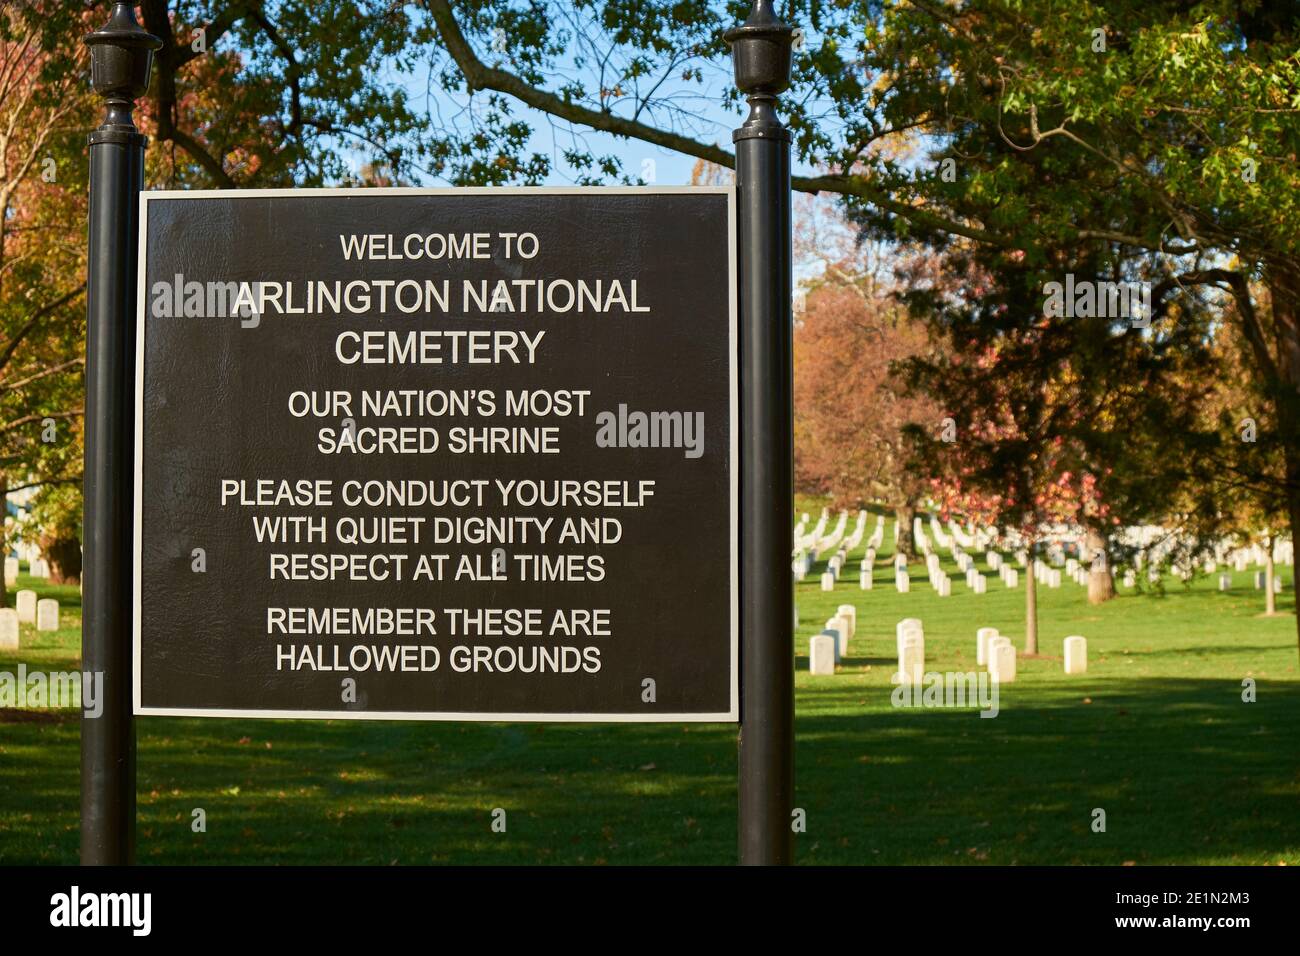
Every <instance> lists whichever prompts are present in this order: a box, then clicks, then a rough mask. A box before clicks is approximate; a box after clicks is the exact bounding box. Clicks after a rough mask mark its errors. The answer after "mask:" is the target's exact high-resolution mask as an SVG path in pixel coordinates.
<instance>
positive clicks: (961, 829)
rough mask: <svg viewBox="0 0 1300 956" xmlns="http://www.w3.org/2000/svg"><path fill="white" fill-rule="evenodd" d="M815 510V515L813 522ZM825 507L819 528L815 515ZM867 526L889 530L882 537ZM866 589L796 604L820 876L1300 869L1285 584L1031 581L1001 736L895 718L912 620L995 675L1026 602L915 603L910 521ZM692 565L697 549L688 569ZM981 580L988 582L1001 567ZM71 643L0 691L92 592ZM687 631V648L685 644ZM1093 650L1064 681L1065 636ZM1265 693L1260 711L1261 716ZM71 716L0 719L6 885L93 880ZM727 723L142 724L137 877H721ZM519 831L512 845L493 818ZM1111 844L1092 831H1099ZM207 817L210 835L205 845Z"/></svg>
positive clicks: (964, 592) (731, 793)
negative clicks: (835, 664) (374, 870)
mask: <svg viewBox="0 0 1300 956" xmlns="http://www.w3.org/2000/svg"><path fill="white" fill-rule="evenodd" d="M799 504H800V510H801V511H810V510H812V511H813V513H814V514H816V513H817V512H818V511H820V510H821V507H822V504H823V503H822V502H820V501H817V500H813V499H801V501H800V502H799ZM813 509H815V510H813ZM872 527H874V518H872V519H871V520H870V522H869V524H868V530H869V531H870V529H871V528H872ZM885 532H886V534H885V537H884V545H883V547H882V549H881V550H880V552H879V554H878V556H877V562H876V569H875V576H874V587H873V588H872V590H870V591H863V590H861V589H860V587H859V582H858V572H857V568H858V562H859V561H860V560H861V558H862V555H863V552H864V551H865V548H866V543H865V542H864V543H863V544H861V545H860V546H859V547H858V548H856V549H855V550H854V551H853V552H852V553H851V554H850V555H849V560H848V562H847V564H846V567H845V570H844V571H843V572H842V573H841V574H840V576H839V578H838V581H837V582H836V585H835V589H834V591H832V592H829V593H825V592H822V591H821V589H820V583H819V579H820V575H821V572H822V571H823V570H824V569H825V563H826V559H827V558H829V557H830V555H829V554H823V555H822V556H821V560H819V561H818V562H817V564H816V566H815V567H814V569H813V573H811V574H809V575H808V576H807V577H806V578H805V579H804V580H803V581H801V582H799V583H798V585H797V587H796V602H797V604H798V609H799V614H800V624H799V626H798V628H797V631H796V636H795V653H796V660H795V662H794V666H795V667H796V670H797V674H796V738H797V743H796V754H795V759H796V768H797V782H798V788H797V800H796V805H797V806H798V807H799V808H801V809H802V810H803V811H804V812H805V815H806V832H803V833H800V834H799V835H798V836H797V837H796V858H797V861H798V862H799V863H802V864H985V863H987V864H1112V865H1120V864H1125V865H1127V864H1133V865H1151V864H1268V865H1278V864H1290V865H1297V864H1300V812H1297V810H1298V808H1300V673H1298V671H1297V645H1296V629H1295V619H1294V616H1293V615H1294V612H1295V600H1294V599H1295V591H1294V577H1293V572H1294V569H1293V568H1291V567H1283V568H1279V571H1280V572H1281V573H1282V574H1283V577H1284V582H1285V590H1284V592H1283V593H1282V594H1281V595H1279V598H1278V612H1279V613H1278V615H1277V616H1275V617H1265V616H1263V609H1264V598H1263V594H1262V592H1260V591H1256V590H1255V589H1254V586H1253V583H1252V581H1253V577H1254V571H1255V570H1256V569H1255V568H1253V567H1251V568H1249V569H1248V570H1247V571H1245V572H1236V573H1233V575H1232V577H1233V580H1232V588H1231V590H1230V591H1228V592H1220V591H1218V590H1217V582H1216V580H1215V579H1216V578H1217V574H1215V575H1201V576H1199V577H1197V578H1195V579H1193V580H1192V581H1191V582H1189V584H1188V585H1184V584H1183V583H1182V582H1181V581H1179V580H1177V579H1176V578H1174V577H1173V576H1172V575H1166V576H1165V578H1164V590H1163V591H1159V590H1156V591H1154V592H1153V591H1152V590H1150V589H1149V586H1148V585H1147V584H1146V580H1145V575H1140V576H1139V579H1140V582H1141V585H1142V587H1143V589H1142V590H1135V589H1128V588H1123V587H1120V588H1119V589H1118V590H1119V596H1118V597H1117V598H1116V599H1114V600H1112V601H1110V602H1107V603H1106V604H1103V605H1100V606H1096V607H1093V606H1090V605H1089V604H1088V603H1087V596H1086V588H1083V587H1080V586H1078V585H1076V584H1075V583H1074V582H1072V581H1069V580H1068V579H1067V580H1065V581H1063V583H1062V584H1061V587H1060V588H1059V589H1049V588H1046V587H1042V586H1040V587H1039V589H1038V604H1039V646H1040V656H1038V657H1025V656H1024V655H1023V653H1021V655H1020V657H1019V660H1018V662H1017V678H1016V681H1015V682H1014V683H1013V684H1007V685H1002V686H1001V688H1000V700H999V708H1000V710H999V714H998V716H997V717H996V718H994V719H981V718H980V717H979V716H978V711H977V709H975V708H965V709H924V708H895V707H894V706H892V704H891V692H892V691H893V685H892V684H891V682H890V676H891V675H892V673H893V672H894V671H895V670H896V657H895V654H896V645H895V640H896V638H895V625H896V624H897V623H898V621H899V620H901V619H903V618H906V617H916V618H920V619H921V620H922V622H923V625H924V630H925V653H926V661H925V668H926V670H927V671H934V672H947V671H960V672H971V671H978V670H980V669H981V668H979V667H977V666H976V662H975V653H976V652H975V632H976V630H977V629H978V628H980V627H996V628H998V629H999V631H1000V632H1001V633H1002V634H1004V635H1006V636H1008V637H1010V638H1011V639H1012V641H1013V643H1015V644H1016V646H1017V647H1018V648H1021V650H1022V651H1023V640H1024V638H1023V635H1024V624H1023V621H1024V583H1025V574H1024V573H1023V572H1022V573H1021V578H1020V584H1019V586H1018V587H1017V588H1015V589H1012V590H1008V589H1007V588H1006V587H1005V586H1004V585H1003V584H1002V582H1001V581H1000V580H999V579H998V576H997V575H996V574H991V575H990V576H989V583H988V592H987V593H986V594H983V595H976V594H973V593H972V592H971V591H970V590H969V589H968V588H967V587H966V586H965V584H964V582H963V578H962V575H961V574H960V573H959V572H957V569H956V566H955V564H953V562H952V561H951V560H950V559H949V558H948V557H947V555H946V554H945V555H944V562H943V567H944V569H945V570H946V571H947V572H948V574H949V575H950V576H952V578H953V584H952V595H951V596H950V597H946V598H940V597H937V596H936V594H935V592H934V590H933V589H932V588H931V587H930V586H929V584H928V583H927V582H926V580H925V577H924V574H923V573H922V572H923V568H921V567H920V566H919V565H917V564H916V563H915V562H914V563H913V566H912V572H913V573H912V585H911V591H910V592H909V593H907V594H900V593H897V592H896V591H895V589H894V585H893V569H892V565H891V562H890V558H891V556H892V552H891V548H892V541H893V534H892V517H887V518H886V524H885ZM687 553H688V552H687ZM975 558H976V566H977V567H978V568H980V570H981V571H984V572H986V573H987V572H988V571H989V569H988V567H987V566H986V565H985V563H984V559H983V555H982V554H980V555H976V556H975ZM24 587H27V588H32V589H34V590H36V591H37V592H38V594H39V596H40V597H42V598H44V597H54V598H57V599H58V601H59V604H60V618H61V619H60V623H61V625H62V627H61V628H60V630H58V631H55V632H38V631H36V630H35V629H34V628H33V627H32V626H31V625H28V624H24V625H22V628H21V632H22V634H21V650H20V651H19V652H16V653H15V652H0V671H9V672H16V670H17V667H18V665H19V664H20V663H24V664H26V666H27V668H28V669H29V670H37V669H40V670H46V671H66V670H74V669H77V668H78V667H79V666H80V644H81V635H80V625H81V617H80V612H81V607H80V597H79V595H78V592H77V588H76V587H75V586H63V587H60V586H51V585H48V584H46V583H45V582H43V581H39V580H36V579H33V578H31V577H30V576H29V575H27V573H26V566H25V565H24V568H23V573H22V574H21V576H20V578H19V582H18V584H17V585H16V586H15V587H14V588H12V589H11V590H13V591H16V590H17V589H18V588H24ZM841 604H853V605H855V606H856V607H857V632H856V635H855V637H854V639H853V642H852V645H851V647H850V652H849V655H848V657H847V658H846V659H845V660H844V662H843V663H842V664H841V666H840V667H839V668H838V670H837V672H836V673H835V674H834V675H828V676H818V677H814V676H811V675H810V674H809V673H808V645H809V639H810V637H812V636H813V635H815V634H817V633H818V632H819V631H820V630H821V629H822V627H823V626H824V624H825V621H826V620H827V619H828V618H830V617H831V616H833V615H834V614H835V611H836V608H837V607H838V606H839V605H841ZM691 627H692V623H691V617H690V609H689V608H683V609H682V617H681V628H682V631H683V636H684V637H685V638H687V639H689V635H690V632H691ZM1072 634H1080V635H1083V636H1085V637H1086V638H1087V641H1088V670H1087V673H1086V674H1081V675H1072V676H1069V677H1067V676H1066V675H1065V674H1064V673H1063V667H1062V646H1061V645H1062V641H1063V640H1064V638H1065V637H1066V636H1067V635H1072ZM1246 678H1253V679H1254V681H1255V686H1256V700H1255V701H1254V702H1253V703H1247V702H1245V701H1243V699H1242V698H1243V680H1245V679H1246ZM78 727H79V717H78V714H77V712H75V711H70V710H67V711H50V710H16V709H0V864H5V865H15V864H33V863H41V864H45V863H61V864H72V863H75V862H76V861H77V851H78V840H79V796H78V790H79V759H80V754H79V740H78ZM735 731H736V728H735V727H734V726H732V725H699V724H694V725H654V724H644V725H643V724H622V725H602V726H593V725H565V724H516V725H508V724H481V723H463V724H461V723H400V722H388V721H375V722H371V721H356V722H350V721H266V720H237V719H232V720H224V719H203V720H199V719H179V718H156V717H151V718H141V719H139V720H137V737H138V748H139V750H138V766H139V771H138V773H139V788H138V794H139V829H138V842H139V850H138V858H139V861H140V862H141V863H145V864H150V863H157V864H205V863H208V864H240V863H272V864H274V863H283V864H331V863H367V864H390V863H396V864H429V863H456V864H469V863H478V864H532V863H576V864H638V863H649V864H727V863H731V862H734V860H735V855H736V850H735V847H736V776H735V775H736V743H735ZM497 808H501V809H504V810H505V811H506V815H505V821H506V829H505V832H504V833H502V832H494V829H493V827H492V822H493V811H494V810H495V809H497ZM1098 808H1100V809H1102V810H1104V811H1105V820H1106V829H1105V832H1096V831H1095V830H1094V820H1096V816H1095V813H1094V811H1095V810H1096V809H1098ZM197 809H202V810H203V811H204V816H205V818H206V831H205V832H195V830H194V826H193V821H194V819H195V814H194V811H195V810H197Z"/></svg>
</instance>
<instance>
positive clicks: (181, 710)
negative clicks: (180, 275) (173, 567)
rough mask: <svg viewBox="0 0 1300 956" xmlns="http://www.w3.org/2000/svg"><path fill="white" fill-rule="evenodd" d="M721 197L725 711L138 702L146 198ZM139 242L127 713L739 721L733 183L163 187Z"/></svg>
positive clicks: (147, 194) (153, 194)
mask: <svg viewBox="0 0 1300 956" xmlns="http://www.w3.org/2000/svg"><path fill="white" fill-rule="evenodd" d="M629 194H631V195H709V194H712V195H719V194H721V195H725V196H726V197H727V272H728V283H727V285H728V289H727V298H728V342H729V348H730V351H729V359H730V361H729V362H728V368H729V378H730V382H729V390H730V404H731V421H730V436H731V447H730V449H729V454H730V462H729V464H730V469H729V471H730V479H731V481H730V484H731V488H730V492H731V496H730V497H731V501H730V516H729V518H730V521H729V523H730V529H731V541H730V554H731V573H730V579H731V595H730V597H731V601H730V605H731V607H730V610H731V679H730V700H731V706H730V709H729V710H728V711H726V712H725V713H687V714H663V713H646V714H639V713H625V714H601V713H597V714H584V713H572V714H562V713H512V714H498V713H481V712H478V711H472V712H471V711H446V712H444V711H360V710H357V711H353V710H236V709H225V708H186V707H176V708H172V707H145V706H143V705H142V704H141V702H140V693H141V685H140V627H141V574H140V571H141V558H142V549H143V544H144V542H143V520H142V512H141V506H142V503H143V495H144V358H145V355H144V341H145V324H146V315H147V312H148V310H147V308H146V303H147V301H148V297H147V295H146V291H147V290H146V287H145V272H146V270H145V259H146V255H147V251H148V238H149V203H150V202H151V201H153V200H159V199H265V198H284V197H290V198H313V197H319V196H340V197H352V198H358V199H362V198H367V197H370V196H505V195H516V196H557V195H561V196H572V195H629ZM139 229H140V245H139V253H138V255H137V257H136V272H137V292H136V297H137V320H136V358H135V368H136V372H135V433H134V439H135V477H134V486H135V495H134V499H135V500H134V506H135V514H134V525H135V528H134V542H133V548H132V553H133V555H134V568H133V571H134V576H133V579H132V585H131V587H132V591H133V599H132V616H131V629H132V634H133V639H132V650H131V668H132V686H131V695H132V702H133V714H134V715H135V716H137V717H229V718H231V719H243V718H257V719H272V720H393V721H465V722H474V723H575V724H577V723H582V724H627V723H636V724H671V723H715V724H716V723H739V721H740V543H739V537H738V534H739V530H740V528H739V510H740V437H739V436H740V414H739V382H738V375H739V365H740V339H739V329H738V325H737V322H738V319H737V314H738V306H737V295H738V291H739V290H738V287H737V286H738V273H737V268H736V266H737V262H736V235H737V234H736V187H735V186H734V185H733V186H564V187H554V186H460V187H456V186H452V187H435V188H423V187H405V186H388V187H369V188H366V187H359V188H335V187H331V188H304V189H192V190H189V189H180V190H177V189H162V190H152V191H149V190H146V191H144V192H142V193H140V211H139Z"/></svg>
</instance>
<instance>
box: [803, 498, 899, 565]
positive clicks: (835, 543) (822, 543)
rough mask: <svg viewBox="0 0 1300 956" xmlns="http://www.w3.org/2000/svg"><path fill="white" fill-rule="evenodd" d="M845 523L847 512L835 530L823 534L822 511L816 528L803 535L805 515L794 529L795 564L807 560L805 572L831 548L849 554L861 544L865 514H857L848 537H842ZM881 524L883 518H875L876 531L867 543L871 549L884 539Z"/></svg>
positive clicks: (806, 520) (841, 517) (861, 512)
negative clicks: (810, 532)
mask: <svg viewBox="0 0 1300 956" xmlns="http://www.w3.org/2000/svg"><path fill="white" fill-rule="evenodd" d="M847 521H848V512H847V511H845V512H841V513H840V520H839V523H838V524H837V526H836V528H835V530H834V531H832V532H831V533H830V534H829V535H828V534H825V533H824V532H825V522H826V512H824V511H823V513H822V518H821V520H820V521H818V523H817V527H816V528H814V529H813V533H812V534H805V533H804V529H805V528H806V527H807V524H808V515H807V514H805V515H804V516H803V517H802V518H801V519H800V521H799V524H798V525H796V526H795V529H794V541H795V555H794V559H795V561H796V562H797V561H800V560H804V559H807V560H808V569H807V570H811V566H812V563H813V562H814V561H816V560H817V558H818V557H820V556H821V554H822V552H825V551H829V550H831V549H832V548H836V549H838V550H839V551H844V552H849V551H852V550H854V549H855V548H857V547H858V545H860V544H861V543H862V539H863V537H864V536H865V535H866V531H867V512H866V511H865V510H862V511H859V512H858V518H857V524H856V525H855V526H854V528H853V532H852V533H851V534H850V535H848V537H844V528H845V525H846V523H847ZM883 522H884V518H883V516H877V519H876V529H875V531H874V533H873V534H872V536H871V540H870V541H869V542H868V544H869V546H870V547H872V548H879V547H880V542H881V541H882V539H883V538H884V526H883ZM841 563H842V561H841ZM807 570H805V571H804V573H805V574H806V573H807ZM797 573H799V572H798V569H797V567H796V574H797Z"/></svg>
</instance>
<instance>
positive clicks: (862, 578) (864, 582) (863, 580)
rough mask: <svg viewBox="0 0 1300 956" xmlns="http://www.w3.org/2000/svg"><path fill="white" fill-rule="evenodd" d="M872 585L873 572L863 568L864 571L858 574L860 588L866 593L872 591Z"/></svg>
mask: <svg viewBox="0 0 1300 956" xmlns="http://www.w3.org/2000/svg"><path fill="white" fill-rule="evenodd" d="M871 583H872V582H871V571H870V570H869V569H867V568H863V569H862V571H860V572H859V573H858V587H859V588H861V589H862V590H864V591H870V590H871Z"/></svg>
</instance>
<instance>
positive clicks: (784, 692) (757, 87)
mask: <svg viewBox="0 0 1300 956" xmlns="http://www.w3.org/2000/svg"><path fill="white" fill-rule="evenodd" d="M726 40H727V42H729V43H730V44H731V52H732V58H733V61H734V66H735V71H736V86H737V87H738V88H739V89H740V91H741V92H742V93H744V94H745V95H746V98H747V99H748V102H749V107H750V112H749V117H748V118H747V119H746V120H745V123H744V125H742V126H741V127H740V128H739V129H738V130H736V131H735V133H734V135H733V139H734V140H735V143H736V186H737V190H738V193H739V209H738V212H739V215H738V219H739V225H740V270H739V271H740V328H741V334H740V355H741V372H740V394H741V406H740V408H741V411H740V417H741V421H742V422H743V426H744V427H743V428H742V436H743V438H742V443H741V453H740V461H741V470H740V513H741V522H740V525H741V533H740V542H741V568H742V569H743V570H742V573H741V596H742V597H741V611H740V627H741V634H742V642H741V716H740V755H739V766H740V780H739V788H738V789H739V800H740V807H739V809H740V862H741V863H742V864H750V865H757V864H788V863H790V862H791V861H792V855H793V835H792V830H791V826H792V821H791V813H792V811H793V808H794V647H793V634H792V633H791V625H790V621H791V619H792V618H793V616H794V607H793V603H794V595H793V591H792V585H791V580H790V555H791V552H792V550H793V546H794V545H793V540H792V537H793V532H792V531H791V521H792V515H793V514H794V492H793V487H794V476H793V461H794V436H793V420H794V419H793V416H794V413H793V371H792V369H793V348H792V337H793V325H792V321H791V315H790V308H791V293H792V276H791V232H790V230H791V222H790V133H789V131H788V130H787V129H786V128H785V127H784V126H783V125H782V124H781V120H780V118H779V117H778V116H777V113H776V104H777V96H778V94H780V93H781V92H782V91H783V90H785V89H786V88H787V87H788V86H789V85H790V58H791V46H792V41H793V30H792V29H791V28H790V27H789V26H787V25H786V24H784V23H782V22H781V21H780V20H779V19H778V18H777V17H776V15H775V14H774V13H773V10H772V0H756V2H755V3H754V7H753V10H752V12H751V13H750V15H749V18H748V19H747V20H746V21H745V23H744V24H743V25H741V26H739V27H735V28H734V29H731V30H728V31H727V33H726Z"/></svg>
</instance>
